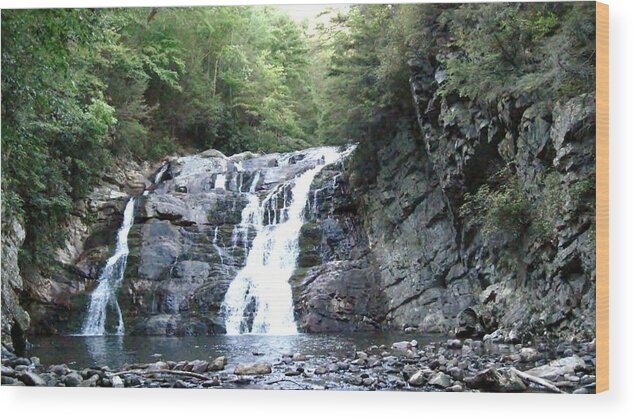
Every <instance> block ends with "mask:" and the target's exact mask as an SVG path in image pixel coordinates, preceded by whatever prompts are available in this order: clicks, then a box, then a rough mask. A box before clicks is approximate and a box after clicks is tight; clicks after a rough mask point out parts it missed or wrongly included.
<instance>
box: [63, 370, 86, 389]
mask: <svg viewBox="0 0 634 419" xmlns="http://www.w3.org/2000/svg"><path fill="white" fill-rule="evenodd" d="M82 381H84V379H83V378H82V376H81V375H79V374H78V373H76V372H71V373H70V374H68V375H66V376H65V377H64V384H65V385H66V387H79V386H80V385H81V383H82Z"/></svg>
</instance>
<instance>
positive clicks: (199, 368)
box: [188, 360, 209, 374]
mask: <svg viewBox="0 0 634 419" xmlns="http://www.w3.org/2000/svg"><path fill="white" fill-rule="evenodd" d="M189 366H190V367H191V368H189V369H188V371H191V372H194V373H196V374H202V373H203V372H205V371H207V367H208V366H209V363H208V362H207V361H201V360H195V361H192V362H190V363H189Z"/></svg>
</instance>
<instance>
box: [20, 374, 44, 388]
mask: <svg viewBox="0 0 634 419" xmlns="http://www.w3.org/2000/svg"><path fill="white" fill-rule="evenodd" d="M17 378H18V379H19V380H20V381H22V382H23V383H24V384H25V385H27V386H45V385H46V381H44V380H43V379H42V377H40V376H39V375H37V374H36V373H34V372H30V371H27V372H23V373H21V374H20V375H18V377H17Z"/></svg>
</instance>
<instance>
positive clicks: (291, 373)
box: [284, 370, 302, 377]
mask: <svg viewBox="0 0 634 419" xmlns="http://www.w3.org/2000/svg"><path fill="white" fill-rule="evenodd" d="M301 374H302V371H300V370H288V371H286V372H284V375H285V376H287V377H296V376H298V375H301Z"/></svg>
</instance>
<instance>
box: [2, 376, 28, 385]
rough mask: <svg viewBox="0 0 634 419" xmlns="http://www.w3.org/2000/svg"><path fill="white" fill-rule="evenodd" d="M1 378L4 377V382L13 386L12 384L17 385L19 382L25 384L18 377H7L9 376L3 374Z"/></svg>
mask: <svg viewBox="0 0 634 419" xmlns="http://www.w3.org/2000/svg"><path fill="white" fill-rule="evenodd" d="M0 378H1V379H2V384H3V385H7V386H12V385H15V384H17V383H20V384H23V383H22V382H21V381H19V380H18V379H17V378H14V377H7V376H5V375H3V376H2V377H0Z"/></svg>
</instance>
